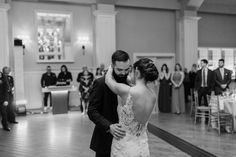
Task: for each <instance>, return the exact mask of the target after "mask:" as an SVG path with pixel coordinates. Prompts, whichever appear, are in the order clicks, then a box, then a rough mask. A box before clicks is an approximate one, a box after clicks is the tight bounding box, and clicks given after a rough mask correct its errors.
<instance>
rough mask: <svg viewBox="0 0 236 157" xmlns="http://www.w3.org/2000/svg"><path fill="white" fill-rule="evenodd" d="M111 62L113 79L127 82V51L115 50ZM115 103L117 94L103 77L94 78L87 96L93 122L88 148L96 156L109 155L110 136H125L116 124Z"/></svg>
mask: <svg viewBox="0 0 236 157" xmlns="http://www.w3.org/2000/svg"><path fill="white" fill-rule="evenodd" d="M112 64H113V77H114V79H115V80H116V81H117V82H119V83H125V84H127V76H128V74H129V71H130V66H131V65H130V59H129V55H128V53H126V52H124V51H122V50H117V51H115V52H114V53H113V54H112ZM117 105H118V102H117V95H115V94H114V93H113V92H112V91H111V90H110V89H109V88H108V86H107V85H106V84H105V77H104V76H103V77H101V78H98V79H97V80H95V81H94V84H93V88H92V91H91V93H90V97H89V106H88V116H89V119H90V120H91V121H93V122H94V123H95V128H94V132H93V136H92V139H91V144H90V148H91V149H92V150H94V151H95V152H96V157H110V152H111V143H112V138H113V137H114V138H116V139H121V138H123V137H124V136H125V131H124V130H123V129H122V128H121V126H120V125H119V124H118V121H119V120H118V114H117Z"/></svg>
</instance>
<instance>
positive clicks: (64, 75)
mask: <svg viewBox="0 0 236 157" xmlns="http://www.w3.org/2000/svg"><path fill="white" fill-rule="evenodd" d="M72 81H73V79H72V75H71V72H69V71H68V69H67V67H66V65H62V66H61V72H60V73H59V75H58V77H57V82H59V84H61V85H70V83H71V82H72Z"/></svg>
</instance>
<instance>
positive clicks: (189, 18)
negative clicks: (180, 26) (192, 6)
mask: <svg viewBox="0 0 236 157" xmlns="http://www.w3.org/2000/svg"><path fill="white" fill-rule="evenodd" d="M184 19H185V20H196V21H198V20H200V19H201V17H198V16H188V15H187V16H184Z"/></svg>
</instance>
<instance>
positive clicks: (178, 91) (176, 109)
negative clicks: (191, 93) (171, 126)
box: [171, 63, 185, 114]
mask: <svg viewBox="0 0 236 157" xmlns="http://www.w3.org/2000/svg"><path fill="white" fill-rule="evenodd" d="M183 81H184V73H183V71H182V67H181V65H180V64H179V63H177V64H175V72H174V73H173V75H172V76H171V82H172V84H173V86H172V113H176V114H180V113H184V112H185V101H184V86H183Z"/></svg>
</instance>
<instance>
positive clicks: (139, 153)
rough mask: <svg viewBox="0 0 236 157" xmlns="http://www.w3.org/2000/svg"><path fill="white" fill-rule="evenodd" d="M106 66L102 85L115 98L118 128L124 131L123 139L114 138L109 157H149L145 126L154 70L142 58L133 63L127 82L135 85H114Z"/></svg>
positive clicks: (153, 100) (151, 105)
mask: <svg viewBox="0 0 236 157" xmlns="http://www.w3.org/2000/svg"><path fill="white" fill-rule="evenodd" d="M112 71H113V68H112V67H111V66H110V67H109V69H108V72H107V74H106V78H105V82H106V84H107V85H108V87H109V88H110V89H111V90H112V91H113V92H114V93H115V94H117V95H118V96H119V100H120V102H119V105H118V107H117V111H118V115H119V124H120V125H121V127H122V129H124V130H125V132H126V135H125V137H124V138H122V139H119V138H117V137H116V136H115V135H114V138H113V141H112V146H111V157H149V156H150V153H149V148H148V137H147V133H146V129H147V123H148V120H149V118H150V115H151V113H152V110H153V108H154V106H155V104H156V94H155V92H154V91H153V90H152V89H151V88H150V87H149V86H148V84H149V83H150V82H153V81H155V80H156V79H157V78H158V70H157V68H156V66H155V65H154V63H153V62H152V60H150V59H147V58H142V59H140V60H138V61H137V62H135V63H134V65H133V70H132V73H131V78H132V80H133V81H134V83H135V85H134V86H132V87H130V86H128V85H126V84H122V83H117V82H116V81H115V80H114V78H113V76H112Z"/></svg>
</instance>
